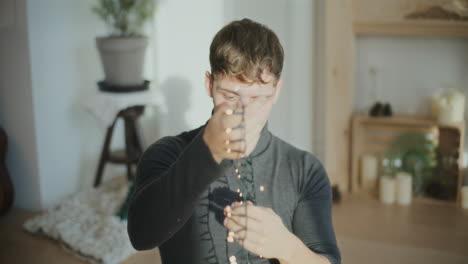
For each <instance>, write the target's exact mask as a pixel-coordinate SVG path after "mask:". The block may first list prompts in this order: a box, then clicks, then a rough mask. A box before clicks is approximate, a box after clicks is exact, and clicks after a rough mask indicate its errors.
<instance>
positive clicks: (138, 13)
mask: <svg viewBox="0 0 468 264" xmlns="http://www.w3.org/2000/svg"><path fill="white" fill-rule="evenodd" d="M155 10H156V0H99V4H98V5H97V6H95V7H93V8H92V11H93V12H94V13H95V14H96V15H98V16H99V17H100V18H101V19H102V20H104V22H105V23H106V24H108V25H109V26H110V27H112V28H113V29H114V33H113V34H112V36H114V37H134V36H141V35H142V28H143V25H144V23H145V22H147V21H148V20H149V19H151V18H152V17H153V16H154V12H155Z"/></svg>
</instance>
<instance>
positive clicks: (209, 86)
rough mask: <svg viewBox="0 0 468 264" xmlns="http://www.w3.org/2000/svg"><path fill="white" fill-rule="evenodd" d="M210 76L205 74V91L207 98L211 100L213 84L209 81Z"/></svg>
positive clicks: (207, 73)
mask: <svg viewBox="0 0 468 264" xmlns="http://www.w3.org/2000/svg"><path fill="white" fill-rule="evenodd" d="M211 80H212V78H211V74H210V73H209V72H208V71H206V72H205V89H206V93H207V94H208V96H209V97H211V98H213V82H212V81H211Z"/></svg>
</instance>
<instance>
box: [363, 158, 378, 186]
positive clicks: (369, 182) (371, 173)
mask: <svg viewBox="0 0 468 264" xmlns="http://www.w3.org/2000/svg"><path fill="white" fill-rule="evenodd" d="M378 164H379V163H378V160H377V157H376V156H375V155H371V154H364V155H363V156H362V159H361V183H362V187H363V188H364V189H367V190H372V189H376V188H377V172H378V171H377V170H378Z"/></svg>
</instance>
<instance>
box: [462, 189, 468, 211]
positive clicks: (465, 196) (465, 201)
mask: <svg viewBox="0 0 468 264" xmlns="http://www.w3.org/2000/svg"><path fill="white" fill-rule="evenodd" d="M461 206H462V208H463V209H468V186H463V187H462V189H461Z"/></svg>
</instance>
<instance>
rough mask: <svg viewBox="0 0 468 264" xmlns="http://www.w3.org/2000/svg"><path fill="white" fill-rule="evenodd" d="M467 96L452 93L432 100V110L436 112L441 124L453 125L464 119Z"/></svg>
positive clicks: (437, 96) (456, 92) (455, 92)
mask: <svg viewBox="0 0 468 264" xmlns="http://www.w3.org/2000/svg"><path fill="white" fill-rule="evenodd" d="M465 100H466V98H465V95H463V94H462V93H461V92H458V91H451V92H448V93H444V94H442V95H436V96H434V97H433V98H432V102H431V110H432V111H433V112H434V111H435V112H436V116H437V121H438V122H439V123H440V124H451V123H454V122H459V121H462V120H463V119H464V117H463V115H464V111H465Z"/></svg>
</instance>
